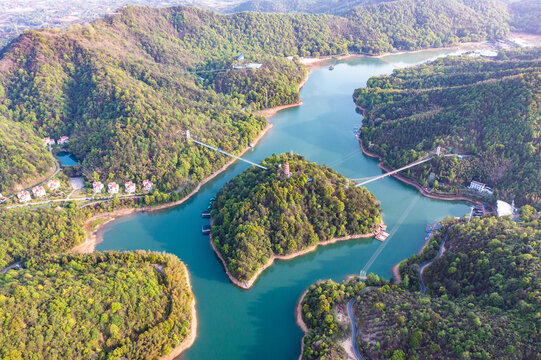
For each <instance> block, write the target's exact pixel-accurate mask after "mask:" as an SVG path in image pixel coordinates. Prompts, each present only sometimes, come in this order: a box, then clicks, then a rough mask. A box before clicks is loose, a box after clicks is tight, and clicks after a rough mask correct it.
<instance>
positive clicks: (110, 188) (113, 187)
mask: <svg viewBox="0 0 541 360" xmlns="http://www.w3.org/2000/svg"><path fill="white" fill-rule="evenodd" d="M119 190H120V187H119V186H118V184H117V183H116V182H110V183H109V184H107V192H108V193H109V194H111V195H113V194H118V191H119Z"/></svg>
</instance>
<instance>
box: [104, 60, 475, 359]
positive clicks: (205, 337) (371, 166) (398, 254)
mask: <svg viewBox="0 0 541 360" xmlns="http://www.w3.org/2000/svg"><path fill="white" fill-rule="evenodd" d="M451 52H452V51H424V52H419V53H412V54H403V55H393V56H388V57H385V58H383V59H375V58H356V59H350V60H346V61H335V62H334V64H335V69H334V70H333V71H329V70H328V69H327V67H322V68H318V69H315V70H314V71H313V72H312V74H311V75H310V78H309V80H308V82H307V83H306V85H305V86H304V88H303V89H302V91H301V98H302V100H303V103H304V104H303V105H302V106H300V107H296V108H291V109H287V110H284V111H282V112H280V113H279V114H278V115H277V116H275V117H273V118H272V119H271V122H272V123H273V124H274V127H273V128H272V129H271V130H270V131H269V132H268V134H267V135H266V136H265V137H264V138H263V139H262V140H261V142H260V143H259V144H258V145H257V147H256V148H255V150H254V151H249V152H247V153H246V154H245V157H246V158H248V159H250V160H252V161H260V160H262V159H264V158H265V157H267V156H269V155H271V154H272V153H282V152H288V151H291V150H293V151H294V152H297V153H300V154H302V155H304V156H305V157H306V158H307V159H308V160H311V161H315V162H317V163H319V164H326V165H328V166H330V167H333V168H334V169H336V170H337V171H339V172H341V173H342V174H344V175H345V176H347V177H349V178H361V177H369V176H374V175H378V174H381V173H382V172H381V170H380V169H379V168H378V167H377V162H376V160H375V159H370V158H368V157H365V156H364V155H363V154H362V153H361V150H360V148H359V144H358V142H357V140H356V138H355V136H354V134H353V130H354V129H357V128H359V127H360V124H361V122H362V116H361V115H360V114H359V113H358V112H356V109H355V105H354V103H353V101H352V98H351V95H352V94H353V90H354V89H355V88H358V87H360V86H364V85H365V84H366V81H367V80H368V78H369V77H371V76H375V75H380V74H389V73H391V72H392V70H393V68H394V67H404V66H409V65H414V64H417V63H419V62H422V61H426V60H428V59H431V58H433V57H435V56H443V55H446V54H449V53H451ZM246 168H247V164H244V163H238V162H237V163H236V164H234V165H233V166H231V167H230V168H229V169H228V170H227V171H225V172H224V173H222V174H221V175H219V176H217V177H216V178H215V179H214V180H213V181H211V182H209V183H208V184H206V185H204V186H203V187H202V188H201V190H200V192H199V193H198V194H197V195H196V196H194V197H192V198H191V199H190V200H188V201H187V202H185V203H184V204H182V205H179V206H177V207H175V208H172V209H167V210H163V211H156V212H152V213H144V214H136V215H132V216H127V217H123V218H120V219H118V220H116V221H114V222H112V223H110V224H108V225H106V227H105V228H104V241H103V242H102V243H101V244H99V245H98V247H97V250H100V251H103V250H133V249H149V250H155V251H167V252H170V253H173V254H175V255H177V256H178V257H179V258H180V259H181V260H182V261H184V262H185V263H186V265H187V266H188V269H189V271H190V275H191V278H192V286H193V290H194V293H195V296H196V299H197V314H198V321H199V328H198V333H197V339H196V341H195V343H194V345H193V346H192V347H191V348H190V349H188V350H187V351H186V352H185V353H184V354H183V355H181V357H180V358H179V359H185V360H188V359H189V360H195V359H213V360H219V359H223V360H231V359H297V358H298V357H299V353H300V341H301V338H302V335H303V333H302V331H301V330H300V329H299V328H298V327H297V325H296V324H295V315H294V309H295V304H296V301H297V299H298V298H299V296H300V295H301V294H302V293H303V291H304V290H305V289H306V288H307V287H309V286H310V285H311V284H312V283H314V282H316V281H317V280H320V279H328V278H332V279H334V280H336V281H341V280H343V279H344V278H345V277H347V276H348V275H350V274H358V273H359V271H360V270H361V269H362V268H363V267H364V266H365V264H366V263H367V261H368V260H369V259H370V257H371V256H372V254H373V253H374V252H375V251H376V250H377V249H378V247H379V246H380V245H381V243H380V242H379V241H376V240H374V239H359V240H351V241H347V242H341V243H336V244H333V245H329V246H325V247H320V248H319V249H318V250H317V251H315V252H313V253H310V254H308V255H305V256H301V257H298V258H296V259H293V260H289V261H277V262H275V264H274V265H273V266H272V267H271V268H269V269H268V270H266V271H265V272H264V273H263V274H262V275H261V277H260V278H259V280H258V281H257V282H256V283H255V285H254V286H253V287H252V288H251V289H250V290H247V291H246V290H241V289H239V288H237V287H235V286H234V285H232V284H231V283H230V282H229V280H228V278H227V276H226V274H225V272H224V269H223V266H222V264H221V263H220V262H219V260H218V258H217V257H216V256H215V254H214V253H213V251H212V249H211V247H210V245H209V239H208V237H207V236H203V235H201V226H202V225H204V224H207V223H208V220H206V219H202V218H201V211H202V210H204V209H206V207H207V202H208V199H209V198H210V197H211V196H214V195H215V194H216V193H217V192H218V190H219V189H220V188H221V187H222V186H223V185H224V183H226V182H227V181H228V180H230V179H231V178H232V177H234V176H235V175H237V174H238V173H240V172H241V171H243V170H244V169H246ZM367 187H368V189H369V190H370V191H372V192H373V193H374V194H375V195H376V197H377V198H378V200H380V201H381V205H382V208H383V211H384V213H383V219H384V221H385V223H386V224H387V225H388V230H387V231H388V232H390V233H391V235H392V236H391V237H390V238H389V239H388V240H387V243H386V245H385V248H384V249H383V251H382V252H381V254H380V256H379V257H378V258H377V259H376V260H375V262H374V263H373V265H372V266H371V267H370V268H369V272H374V273H376V274H378V275H380V276H383V277H385V278H390V277H391V269H392V267H393V265H394V264H395V263H397V262H398V261H400V260H402V259H404V258H407V257H409V256H410V255H412V254H414V253H417V252H418V251H419V249H420V248H421V246H422V245H423V243H424V237H425V226H426V224H428V223H434V222H436V221H439V220H441V219H443V218H444V217H445V216H447V215H452V216H462V215H464V214H465V213H467V212H468V211H469V207H468V206H467V205H466V204H465V203H456V202H444V201H438V200H432V199H428V198H424V197H422V196H420V195H419V194H418V192H417V191H416V190H415V189H413V188H411V187H409V186H407V185H405V184H403V183H401V182H399V181H397V180H395V179H392V178H385V179H383V180H379V181H376V182H373V183H370V184H368V186H367Z"/></svg>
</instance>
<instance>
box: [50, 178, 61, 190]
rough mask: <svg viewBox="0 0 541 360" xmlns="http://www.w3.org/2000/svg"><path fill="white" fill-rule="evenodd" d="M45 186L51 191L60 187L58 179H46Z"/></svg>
mask: <svg viewBox="0 0 541 360" xmlns="http://www.w3.org/2000/svg"><path fill="white" fill-rule="evenodd" d="M47 187H48V188H49V190H51V191H54V190H58V189H60V181H58V180H49V181H47Z"/></svg>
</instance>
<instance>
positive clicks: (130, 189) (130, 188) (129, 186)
mask: <svg viewBox="0 0 541 360" xmlns="http://www.w3.org/2000/svg"><path fill="white" fill-rule="evenodd" d="M124 191H126V192H127V193H128V194H132V193H134V192H135V184H134V183H132V182H131V181H127V182H126V183H125V184H124Z"/></svg>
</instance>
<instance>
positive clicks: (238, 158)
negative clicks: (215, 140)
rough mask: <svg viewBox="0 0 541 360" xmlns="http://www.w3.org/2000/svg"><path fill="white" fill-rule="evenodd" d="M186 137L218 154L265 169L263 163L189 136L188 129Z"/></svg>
mask: <svg viewBox="0 0 541 360" xmlns="http://www.w3.org/2000/svg"><path fill="white" fill-rule="evenodd" d="M186 138H187V139H191V140H192V141H193V142H194V143H196V144H199V145H201V146H204V147H206V148H209V149H211V150H214V151H216V152H219V153H220V154H224V155H227V156H229V157H232V158H235V159H237V160H240V161H244V162H245V163H248V164H250V165H253V166H257V167H258V168H261V169H265V170H267V167H266V166H263V165H260V164H257V163H255V162H253V161H250V160H247V159H244V158H241V157H240V156H237V155H233V154H231V153H228V152H227V151H224V150H222V149H218V148H217V147H214V146H212V145H209V144H205V143H204V142H202V141H198V140H195V139H194V138H192V137H191V135H190V131H189V130H188V131H186Z"/></svg>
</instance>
